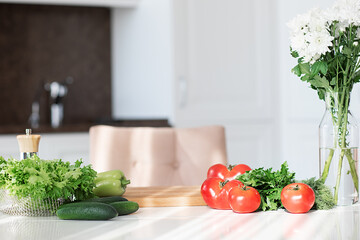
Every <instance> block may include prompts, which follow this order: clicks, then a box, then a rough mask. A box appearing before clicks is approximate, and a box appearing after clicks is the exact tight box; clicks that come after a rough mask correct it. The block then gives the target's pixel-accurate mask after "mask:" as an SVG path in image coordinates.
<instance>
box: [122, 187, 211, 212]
mask: <svg viewBox="0 0 360 240" xmlns="http://www.w3.org/2000/svg"><path fill="white" fill-rule="evenodd" d="M124 197H125V198H127V199H128V200H129V201H134V202H137V203H138V204H139V206H140V207H179V206H205V205H206V203H205V202H204V200H203V198H202V196H201V193H200V186H170V187H127V188H126V192H125V194H124Z"/></svg>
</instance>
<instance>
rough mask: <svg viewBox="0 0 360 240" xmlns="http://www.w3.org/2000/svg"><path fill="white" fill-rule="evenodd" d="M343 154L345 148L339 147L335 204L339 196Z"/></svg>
mask: <svg viewBox="0 0 360 240" xmlns="http://www.w3.org/2000/svg"><path fill="white" fill-rule="evenodd" d="M344 154H345V150H344V149H341V153H340V159H339V164H338V169H337V175H336V184H335V193H334V199H335V204H337V202H338V198H339V185H340V178H341V169H342V163H343V159H344Z"/></svg>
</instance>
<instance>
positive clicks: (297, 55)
mask: <svg viewBox="0 0 360 240" xmlns="http://www.w3.org/2000/svg"><path fill="white" fill-rule="evenodd" d="M291 56H293V57H294V58H298V57H299V54H298V53H297V51H291Z"/></svg>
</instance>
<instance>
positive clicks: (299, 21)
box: [287, 14, 309, 34]
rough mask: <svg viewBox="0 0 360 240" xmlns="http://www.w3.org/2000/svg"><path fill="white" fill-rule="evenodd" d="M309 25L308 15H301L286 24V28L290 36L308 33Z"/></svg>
mask: <svg viewBox="0 0 360 240" xmlns="http://www.w3.org/2000/svg"><path fill="white" fill-rule="evenodd" d="M308 24H309V15H308V14H302V15H297V16H296V17H295V18H293V19H292V20H291V21H290V22H288V23H287V26H288V27H289V28H290V30H291V32H292V34H298V33H300V32H301V33H306V32H308Z"/></svg>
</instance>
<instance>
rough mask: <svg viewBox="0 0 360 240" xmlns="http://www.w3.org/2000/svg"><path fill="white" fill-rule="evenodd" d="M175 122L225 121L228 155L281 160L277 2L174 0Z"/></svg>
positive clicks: (265, 162) (260, 162)
mask: <svg viewBox="0 0 360 240" xmlns="http://www.w3.org/2000/svg"><path fill="white" fill-rule="evenodd" d="M173 7H174V13H175V15H174V26H175V27H174V29H175V31H174V46H175V47H174V49H175V51H174V63H175V68H174V73H175V84H174V88H175V89H174V93H175V96H176V100H175V106H174V109H175V111H174V120H173V122H174V125H175V126H177V127H191V126H199V125H210V124H221V125H224V126H225V128H226V134H227V146H228V156H229V163H231V164H235V163H247V164H249V165H250V166H252V167H253V168H255V167H260V166H274V165H275V166H276V165H278V164H279V165H280V162H279V157H278V156H279V154H280V153H279V150H278V149H280V148H279V146H278V145H279V144H280V141H279V137H280V136H279V134H278V133H279V131H278V129H279V126H278V121H277V118H278V116H279V114H278V111H279V108H278V105H279V99H278V95H279V94H278V86H277V85H278V79H277V76H276V71H275V66H276V61H274V60H275V59H276V35H274V31H275V30H276V26H275V21H276V18H275V17H274V15H273V14H274V12H275V9H274V8H275V7H276V6H275V5H273V4H272V2H271V1H260V0H255V1H238V0H225V1H217V0H197V1H191V0H175V1H174V6H173Z"/></svg>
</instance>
